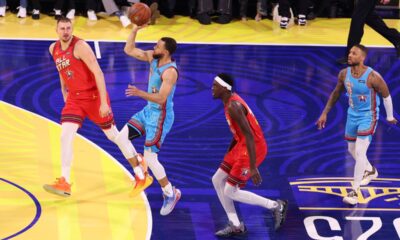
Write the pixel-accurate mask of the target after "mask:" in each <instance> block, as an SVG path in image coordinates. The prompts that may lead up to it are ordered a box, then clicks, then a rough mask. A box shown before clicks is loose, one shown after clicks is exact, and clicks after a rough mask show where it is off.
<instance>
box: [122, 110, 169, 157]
mask: <svg viewBox="0 0 400 240" xmlns="http://www.w3.org/2000/svg"><path fill="white" fill-rule="evenodd" d="M173 123H174V111H173V109H171V110H167V109H161V110H160V109H155V108H151V107H149V106H146V107H145V108H143V110H142V111H140V112H138V113H136V114H134V115H133V116H132V117H131V119H130V120H129V122H128V126H130V127H132V128H134V129H136V131H137V132H138V133H140V135H141V136H143V135H145V136H146V141H145V143H144V149H145V150H150V149H151V152H159V151H160V148H161V145H162V143H163V142H164V139H165V137H166V136H167V133H168V132H169V131H170V130H171V127H172V124H173Z"/></svg>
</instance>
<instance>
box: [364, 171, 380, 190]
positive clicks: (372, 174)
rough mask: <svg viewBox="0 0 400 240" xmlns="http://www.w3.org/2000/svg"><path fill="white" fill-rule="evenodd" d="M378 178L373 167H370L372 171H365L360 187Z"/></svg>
mask: <svg viewBox="0 0 400 240" xmlns="http://www.w3.org/2000/svg"><path fill="white" fill-rule="evenodd" d="M377 177H378V171H377V170H376V168H375V167H372V171H365V172H364V176H363V178H362V180H361V186H366V185H368V184H369V183H370V182H371V180H374V179H376V178H377Z"/></svg>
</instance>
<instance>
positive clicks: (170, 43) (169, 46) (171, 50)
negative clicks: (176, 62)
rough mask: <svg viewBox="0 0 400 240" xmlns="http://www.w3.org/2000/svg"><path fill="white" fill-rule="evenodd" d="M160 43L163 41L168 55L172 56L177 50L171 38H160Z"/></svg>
mask: <svg viewBox="0 0 400 240" xmlns="http://www.w3.org/2000/svg"><path fill="white" fill-rule="evenodd" d="M161 41H163V42H164V43H165V49H167V50H168V52H169V55H172V54H173V53H174V52H175V50H176V48H177V44H176V41H175V39H173V38H171V37H163V38H161Z"/></svg>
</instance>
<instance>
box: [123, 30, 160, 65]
mask: <svg viewBox="0 0 400 240" xmlns="http://www.w3.org/2000/svg"><path fill="white" fill-rule="evenodd" d="M145 26H146V25H144V26H140V27H139V26H136V25H133V28H132V32H131V33H130V34H129V36H128V40H127V41H126V43H125V48H124V52H125V53H126V54H127V55H129V56H131V57H134V58H136V59H138V60H140V61H145V62H149V63H150V62H151V61H152V60H153V51H144V50H142V49H140V48H137V47H136V35H137V32H138V31H139V30H140V29H142V28H143V27H145Z"/></svg>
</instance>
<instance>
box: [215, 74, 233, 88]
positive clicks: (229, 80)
mask: <svg viewBox="0 0 400 240" xmlns="http://www.w3.org/2000/svg"><path fill="white" fill-rule="evenodd" d="M217 76H218V77H220V78H221V79H222V80H224V82H226V83H227V84H229V85H231V86H232V89H233V85H234V80H233V77H232V76H231V75H229V74H227V73H220V74H218V75H217Z"/></svg>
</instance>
